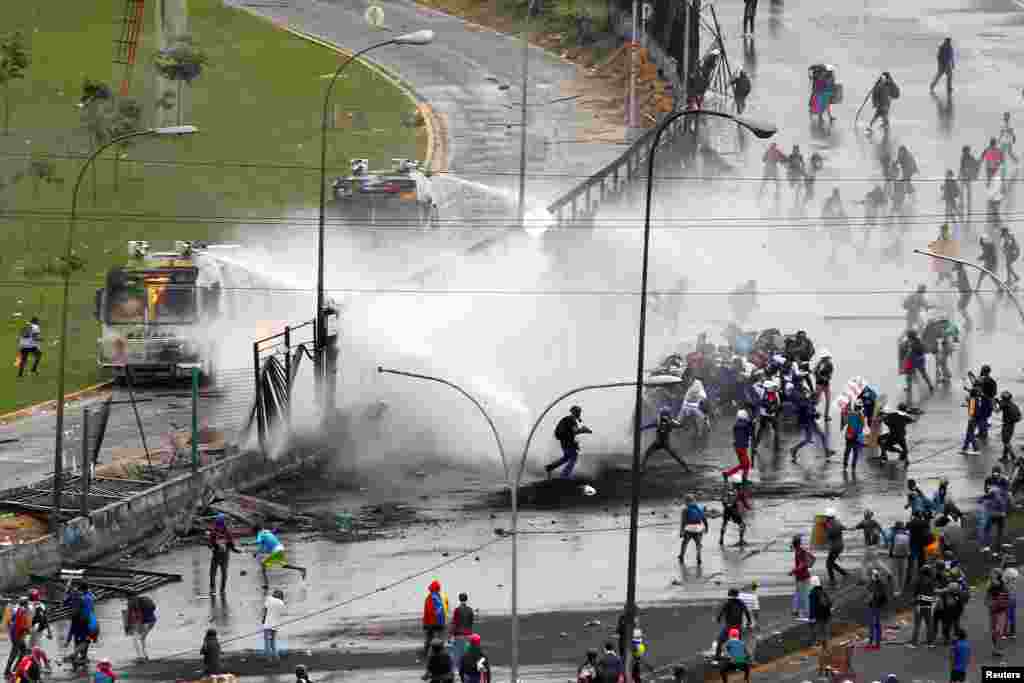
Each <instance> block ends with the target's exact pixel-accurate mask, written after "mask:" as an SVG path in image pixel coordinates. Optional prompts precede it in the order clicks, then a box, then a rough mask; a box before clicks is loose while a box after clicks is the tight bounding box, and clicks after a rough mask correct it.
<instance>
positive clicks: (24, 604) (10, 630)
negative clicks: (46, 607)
mask: <svg viewBox="0 0 1024 683" xmlns="http://www.w3.org/2000/svg"><path fill="white" fill-rule="evenodd" d="M31 632H32V612H31V610H30V609H29V600H28V596H22V597H21V598H19V599H18V605H17V606H16V607H15V608H14V609H13V610H12V612H11V621H10V623H9V624H8V625H7V635H8V636H9V637H10V640H11V652H10V654H9V655H8V657H7V666H6V667H5V668H4V676H5V677H7V676H10V675H11V672H12V671H13V670H14V666H15V665H16V664H17V663H18V662H19V661H21V658H22V657H24V656H25V655H27V654H29V648H28V639H29V636H30V635H31Z"/></svg>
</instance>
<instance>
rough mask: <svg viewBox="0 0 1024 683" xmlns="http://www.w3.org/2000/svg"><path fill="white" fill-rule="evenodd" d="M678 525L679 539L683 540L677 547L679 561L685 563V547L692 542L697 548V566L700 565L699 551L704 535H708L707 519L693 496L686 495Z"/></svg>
mask: <svg viewBox="0 0 1024 683" xmlns="http://www.w3.org/2000/svg"><path fill="white" fill-rule="evenodd" d="M681 518H682V519H681V520H680V523H679V538H681V539H683V540H682V542H681V545H680V547H679V561H680V562H686V546H688V545H690V542H691V541H692V542H693V544H694V545H695V546H697V566H698V567H699V566H700V565H701V563H702V560H701V556H700V550H701V544H702V543H701V542H702V540H703V538H704V534H706V533H708V531H709V529H708V518H707V515H706V514H705V512H704V508H702V507H701V506H699V505H697V499H696V498H695V497H694V496H693V494H687V495H686V506H685V507H684V508H683V513H682V515H681Z"/></svg>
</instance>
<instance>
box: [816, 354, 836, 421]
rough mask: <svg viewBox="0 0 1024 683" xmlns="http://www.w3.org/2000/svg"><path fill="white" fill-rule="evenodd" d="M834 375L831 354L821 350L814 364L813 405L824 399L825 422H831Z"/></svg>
mask: <svg viewBox="0 0 1024 683" xmlns="http://www.w3.org/2000/svg"><path fill="white" fill-rule="evenodd" d="M833 373H835V365H834V364H833V363H832V352H831V351H829V350H828V349H822V350H821V355H820V356H819V357H818V362H817V363H815V364H814V386H815V390H814V405H815V407H817V405H818V401H820V400H821V399H822V398H824V399H825V422H831V421H832V416H831V415H829V411H830V410H831V407H832V375H833Z"/></svg>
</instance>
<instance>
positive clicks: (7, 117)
mask: <svg viewBox="0 0 1024 683" xmlns="http://www.w3.org/2000/svg"><path fill="white" fill-rule="evenodd" d="M29 62H31V56H30V55H29V51H28V44H27V43H26V42H25V38H24V36H22V35H21V32H20V31H15V32H14V33H12V34H10V35H8V36H5V37H4V38H3V39H2V40H0V85H2V86H3V88H4V135H10V132H11V82H12V81H17V80H21V79H22V78H25V69H27V68H28V65H29Z"/></svg>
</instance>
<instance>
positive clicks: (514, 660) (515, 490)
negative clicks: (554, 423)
mask: <svg viewBox="0 0 1024 683" xmlns="http://www.w3.org/2000/svg"><path fill="white" fill-rule="evenodd" d="M377 372H379V373H382V374H390V375H399V376H402V377H412V378H414V379H423V380H427V381H429V382H437V383H438V384H444V385H445V386H447V387H451V388H452V389H454V390H455V391H457V392H459V393H460V394H462V395H463V396H465V397H466V398H467V399H469V400H470V401H471V402H472V403H473V405H474V406H476V408H477V410H479V411H480V414H481V415H483V416H484V419H485V420H487V424H488V425H489V426H490V428H491V433H492V434H493V435H494V441H495V442H496V443H497V444H498V453H499V455H500V456H501V463H502V465H503V466H504V468H505V481H506V483H509V484H510V489H511V497H512V532H511V534H510V535H511V536H512V655H511V669H512V671H511V674H512V681H518V680H519V486H520V484H521V483H522V480H523V473H524V472H525V471H526V458H527V455H528V454H529V452H530V444H531V443H532V442H533V435H534V434H536V433H537V429H538V428H539V427H540V423H541V422H543V421H544V418H545V417H547V415H548V413H550V412H551V411H552V410H553V409H554V408H555V406H557V405H558V404H559V403H561V402H562V401H564V400H565V399H567V398H569V397H570V396H573V395H575V394H579V393H582V392H584V391H591V390H593V389H612V388H615V387H631V386H633V384H634V382H609V383H606V384H587V385H585V386H582V387H577V388H575V389H572V390H571V391H567V392H565V393H563V394H561V395H559V396H558V397H557V398H555V399H554V400H553V401H551V403H549V404H548V405H547V407H545V408H544V410H543V411H541V413H540V415H538V416H537V419H536V420H535V421H534V423H533V426H532V427H531V428H530V433H529V434H528V435H527V437H526V442H525V444H524V445H523V454H522V456H521V457H520V458H519V467H518V468H517V469H516V476H515V480H514V481H510V480H509V472H508V462H507V461H506V459H505V448H504V446H503V445H502V441H501V436H500V435H499V434H498V430H497V428H496V427H495V425H494V420H492V419H491V416H490V415H488V414H487V411H486V410H485V409H484V407H483V405H481V403H480V402H479V401H477V400H476V399H475V398H474V397H473V396H472V395H471V394H470V393H469V392H467V391H466V390H465V389H463V388H462V387H460V386H459V385H457V384H455V383H454V382H451V381H449V380H446V379H443V378H441V377H433V376H431V375H422V374H419V373H415V372H404V371H402V370H393V369H390V368H385V367H381V366H378V367H377ZM680 382H682V380H681V379H676V380H668V381H648V382H646V383H645V384H644V386H647V387H651V386H666V385H670V384H678V383H680Z"/></svg>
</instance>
